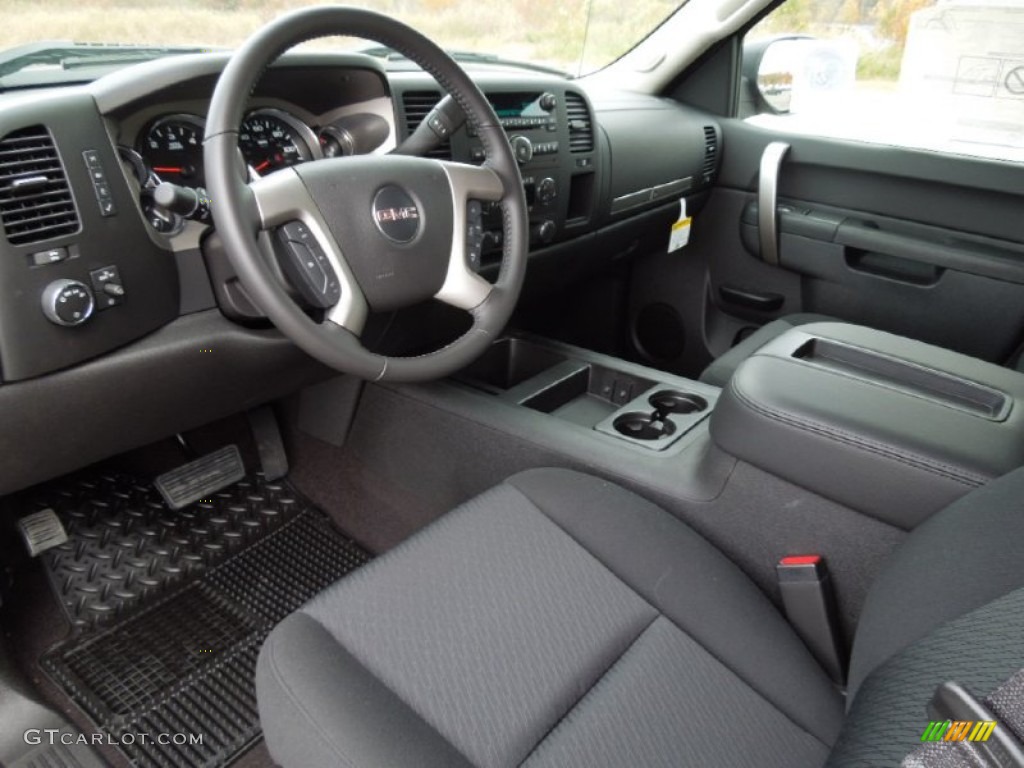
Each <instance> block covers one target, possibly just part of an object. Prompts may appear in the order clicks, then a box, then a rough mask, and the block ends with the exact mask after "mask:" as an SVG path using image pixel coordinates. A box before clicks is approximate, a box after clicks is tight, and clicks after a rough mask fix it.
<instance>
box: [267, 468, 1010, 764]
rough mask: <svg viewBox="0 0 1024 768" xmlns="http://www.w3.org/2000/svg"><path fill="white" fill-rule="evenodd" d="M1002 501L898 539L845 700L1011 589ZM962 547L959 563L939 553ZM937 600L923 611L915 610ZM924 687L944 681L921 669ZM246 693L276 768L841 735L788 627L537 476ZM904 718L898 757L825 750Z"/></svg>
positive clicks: (551, 474) (560, 757)
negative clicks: (975, 520)
mask: <svg viewBox="0 0 1024 768" xmlns="http://www.w3.org/2000/svg"><path fill="white" fill-rule="evenodd" d="M992 488H994V489H995V491H994V492H993V491H992V490H991V489H992ZM1022 490H1024V473H1015V474H1014V475H1011V476H1009V477H1008V478H1005V479H1004V480H1000V481H997V482H996V483H993V484H991V485H990V486H989V487H986V488H985V489H981V490H980V491H978V492H976V494H982V503H983V504H984V505H985V506H986V508H987V509H989V512H987V513H985V514H984V515H983V517H982V520H983V522H984V523H985V525H983V526H981V527H975V526H973V525H965V524H964V521H965V520H970V519H971V517H972V516H973V515H976V514H977V509H976V507H977V505H976V504H973V503H972V502H971V501H970V499H971V497H972V496H975V495H976V494H970V495H969V496H967V497H965V499H964V500H962V501H961V502H958V503H957V504H955V505H953V506H952V507H950V508H949V509H948V510H945V511H944V512H943V513H941V514H940V515H937V516H936V518H933V520H931V521H929V522H928V523H926V524H925V525H923V526H921V530H922V533H921V534H920V537H919V536H918V534H917V533H915V534H913V535H912V536H911V537H910V538H909V539H908V543H907V546H905V547H904V548H903V551H904V552H906V553H907V554H906V555H896V556H895V557H894V558H893V563H892V564H891V565H890V567H889V569H888V570H887V575H883V577H882V578H881V579H880V582H882V584H883V589H884V592H883V594H881V595H875V594H874V593H872V596H871V597H869V600H868V607H867V608H866V610H865V614H864V616H863V618H862V621H861V629H860V631H859V634H863V635H865V638H866V639H865V641H864V642H863V643H862V642H861V641H860V640H858V642H857V645H855V651H854V660H853V665H852V670H853V671H852V680H851V687H852V688H858V687H860V686H861V685H862V684H864V685H865V687H866V689H867V690H869V691H870V690H871V685H870V683H871V679H872V677H871V676H872V672H873V671H874V670H875V669H876V668H878V667H880V666H881V667H882V669H883V671H884V670H885V669H887V668H888V667H889V666H891V665H892V664H896V663H897V662H898V658H899V654H900V652H901V651H903V649H904V648H906V647H907V646H913V645H914V643H916V642H918V641H919V640H920V639H921V638H922V637H925V636H927V635H928V634H929V633H930V632H931V630H933V629H934V628H935V627H937V626H938V625H939V624H941V623H942V622H944V621H947V620H949V619H953V618H956V617H958V616H961V615H963V614H964V613H968V612H970V611H972V610H975V609H978V608H983V607H984V606H985V605H986V604H987V603H989V602H991V601H992V600H994V599H996V598H997V597H999V596H1000V595H1003V594H1005V593H1007V592H1008V591H1010V590H1012V589H1013V588H1015V587H1019V586H1020V585H1021V584H1022V583H1024V568H1022V567H1021V565H1024V556H1022V554H1021V552H1020V549H1021V547H1020V545H1019V541H1020V538H1019V534H1020V533H1021V532H1024V531H1021V529H1022V528H1024V514H1022V512H1024V510H1022V506H1024V502H1022V501H1021V499H1022V498H1024V494H1022V493H1021V491H1022ZM985 494H988V495H987V496H985ZM1005 507H1010V511H1005V510H1004V508H1005ZM1011 512H1012V513H1013V514H1011ZM1011 529H1012V530H1011ZM1013 534H1016V536H1014V535H1013ZM965 535H966V536H973V537H974V539H975V540H974V542H973V544H972V545H971V546H970V547H968V556H967V562H966V564H965V563H964V562H961V561H958V560H956V553H957V552H959V551H960V544H957V545H956V546H953V544H952V543H951V542H950V541H949V540H950V539H951V538H953V537H959V538H962V537H963V536H965ZM929 552H937V553H938V556H937V558H936V560H935V563H934V564H933V565H929V564H928V563H929V562H931V561H930V560H928V558H927V555H928V553H929ZM992 562H994V563H995V564H996V565H995V567H996V569H997V574H996V575H993V574H991V573H989V572H988V569H987V566H986V563H992ZM954 563H955V567H952V566H953V565H954ZM918 572H920V577H921V583H915V584H911V585H909V586H907V585H902V584H900V582H898V581H895V580H896V579H903V578H904V575H906V574H909V576H908V578H911V579H913V578H914V577H915V574H917V573H918ZM894 584H896V585H898V586H899V589H897V590H896V592H897V594H896V595H895V596H892V597H891V598H890V595H891V594H892V592H893V589H894ZM947 587H948V588H949V589H950V597H951V599H950V600H949V601H947V602H946V603H944V607H941V608H937V607H935V602H936V601H935V600H928V599H927V595H928V594H929V593H931V594H942V590H943V589H944V588H947ZM1021 602H1022V605H1024V600H1022V601H1021ZM894 613H895V614H900V615H902V616H904V617H906V618H908V619H910V620H911V621H912V624H908V623H907V622H906V621H901V619H900V615H894ZM893 622H895V623H896V624H897V626H890V624H892V623H893ZM1018 645H1020V639H1019V638H1018ZM943 653H948V648H947V649H946V650H945V651H943ZM997 655H998V654H997ZM1003 655H1008V654H1006V653H1004V654H1003ZM965 657H967V658H969V654H965ZM893 658H896V659H897V661H892V660H893ZM989 661H991V659H990V660H989ZM912 663H913V665H914V669H915V670H916V671H917V673H918V676H919V677H920V674H919V673H920V669H921V660H920V659H914V660H912ZM964 663H965V664H967V663H968V662H966V661H965V662H964ZM1006 663H1007V664H1008V665H1009V667H1013V665H1014V664H1016V666H1021V665H1022V660H1021V659H1020V658H1019V657H1018V658H1015V659H1012V660H1009V661H1007V662H1006ZM994 668H998V670H999V671H1002V668H1001V667H999V666H998V665H996V666H995V667H993V666H992V665H991V664H989V670H990V671H991V669H994ZM897 672H898V670H897ZM933 675H934V677H935V681H934V684H938V683H940V682H943V681H944V680H945V679H946V678H945V676H944V670H943V668H942V665H941V664H938V665H936V668H935V670H934V673H933ZM896 676H897V677H898V674H897V675H896ZM865 679H867V680H868V683H865V682H864V681H865ZM919 682H920V681H919ZM928 682H930V681H928ZM257 692H258V700H259V708H260V717H261V722H262V725H263V729H264V733H265V736H266V741H267V745H268V747H269V749H270V753H271V755H272V756H273V757H274V759H275V760H277V761H278V762H279V763H281V764H282V765H284V766H308V765H344V766H385V765H386V766H488V767H490V766H519V765H523V766H580V767H581V768H582V767H583V766H588V767H590V766H730V767H734V766H761V767H770V766H820V765H823V764H824V763H825V761H826V760H827V759H828V758H829V754H830V751H831V750H832V748H833V746H834V745H835V744H836V742H837V739H839V734H840V730H841V727H842V723H843V718H844V714H843V699H842V697H841V696H840V694H839V693H838V692H837V691H836V690H835V688H834V687H833V686H832V684H831V683H830V681H829V680H828V679H827V677H826V676H825V674H824V672H823V671H822V670H821V669H820V667H819V666H818V665H817V664H816V663H815V662H814V660H813V659H812V658H811V656H810V654H809V653H808V651H807V650H806V648H805V647H804V645H803V644H802V643H801V642H800V640H799V639H798V638H797V637H796V635H795V634H794V633H793V631H792V629H791V628H790V626H789V625H788V624H787V623H786V621H785V620H784V619H783V618H782V616H781V615H780V614H779V613H778V612H777V610H776V609H775V608H774V607H773V606H772V604H771V603H770V602H769V601H768V600H767V598H766V597H765V596H764V595H763V594H762V593H761V592H760V591H759V590H758V589H757V588H756V587H755V586H754V585H753V583H752V582H750V581H749V580H748V579H747V578H746V577H745V576H744V575H743V574H742V573H741V572H740V570H739V569H738V568H737V567H736V566H735V565H734V564H732V563H731V562H730V561H729V560H727V559H726V558H725V557H724V556H723V555H722V554H721V553H720V552H719V551H718V550H716V549H715V548H714V547H713V546H711V545H710V544H709V543H708V542H707V541H705V540H704V539H703V538H701V537H700V536H699V535H697V534H696V533H695V532H694V531H693V530H692V529H690V528H689V527H688V526H686V525H685V524H683V523H682V522H681V521H679V520H678V519H677V518H675V517H674V516H672V515H670V514H669V513H667V512H665V511H663V510H661V509H660V508H659V507H656V506H654V505H653V504H651V503H649V502H647V501H645V500H643V499H641V498H640V497H638V496H636V495H634V494H632V493H630V492H628V491H625V490H624V489H622V488H620V487H618V486H616V485H613V484H611V483H607V482H604V481H601V480H598V479H596V478H593V477H590V476H587V475H583V474H580V473H576V472H570V471H567V470H554V469H546V470H532V471H529V472H525V473H522V474H519V475H516V476H514V477H512V478H510V479H509V480H508V481H506V482H505V483H503V484H501V485H500V486H497V487H496V488H493V489H491V490H490V491H488V492H486V493H484V494H483V495H481V496H479V497H477V498H476V499H473V500H471V501H470V502H468V503H466V504H464V505H462V506H461V507H459V508H458V509H456V510H455V511H453V512H451V513H450V514H448V515H446V516H445V517H443V518H442V519H440V520H439V521H437V522H436V523H434V524H432V525H431V526H429V527H428V528H426V529H425V530H424V531H422V532H420V533H419V534H417V535H416V536H414V537H413V538H412V539H410V540H409V541H407V542H405V543H404V544H402V545H400V546H399V547H397V548H396V549H394V550H392V551H391V552H389V553H387V554H386V555H384V556H383V557H381V558H379V559H377V560H375V561H374V562H372V563H370V564H369V565H367V566H365V567H364V568H362V569H360V570H359V571H356V572H355V573H353V574H351V575H350V576H349V577H347V578H345V579H343V580H341V581H340V582H338V583H336V584H334V585H333V586H332V587H330V588H329V589H328V590H326V591H324V592H323V593H321V594H320V595H318V596H317V597H316V598H314V599H313V600H312V601H311V602H310V603H308V604H307V605H306V606H304V607H303V608H302V609H300V610H299V611H298V612H296V613H295V614H293V615H292V616H290V617H289V618H287V619H285V621H283V622H282V623H281V624H280V625H278V627H276V628H275V629H274V631H273V632H272V633H271V634H270V636H269V637H268V639H267V641H266V643H265V644H264V647H263V649H262V652H261V654H260V658H259V663H258V667H257ZM982 693H984V692H982ZM915 695H920V690H917V689H915ZM891 698H892V697H891V696H890V699H891ZM897 698H898V697H897ZM888 700H889V699H887V701H888ZM904 704H905V707H904V708H905V709H907V710H908V711H906V712H902V717H903V719H904V721H907V722H910V723H911V726H910V728H909V730H908V732H907V733H906V734H905V736H906V738H907V741H906V745H907V746H906V747H905V748H904V746H903V745H902V744H901V743H900V742H899V741H898V740H897V741H896V743H895V744H893V743H892V739H891V738H889V740H888V741H886V742H885V743H884V744H882V745H881V747H879V745H877V744H874V743H867V744H866V745H865V744H860V743H858V742H857V739H856V738H855V739H852V740H851V738H847V737H844V739H843V740H841V741H840V743H841V744H844V745H846V746H844V747H843V754H844V755H845V756H846V757H844V758H843V760H842V762H841V764H843V765H847V764H851V765H852V764H858V763H857V762H856V757H857V754H858V753H859V752H863V751H868V752H870V750H871V749H876V752H873V753H871V754H872V755H873V756H877V754H879V752H877V750H879V749H880V750H881V751H882V752H884V751H885V750H889V751H890V752H892V751H893V750H895V751H896V754H906V752H909V751H910V749H912V748H913V746H914V743H915V742H916V741H917V739H918V738H919V736H920V729H918V730H915V727H916V724H917V723H918V721H920V724H921V727H922V728H923V725H924V718H925V714H924V705H925V704H926V700H918V701H914V702H904ZM891 715H892V712H891V711H890V712H888V713H887V716H888V717H889V720H891V719H892V718H891ZM908 718H909V719H908ZM870 720H871V713H870V712H868V713H867V714H866V715H864V716H862V717H859V718H858V721H859V724H860V726H861V727H862V728H861V729H862V730H863V731H864V733H868V732H870V731H871V727H870V726H871V722H870ZM889 720H887V721H886V722H889ZM876 730H878V729H876ZM890 731H891V729H890ZM888 733H889V736H890V737H891V732H888ZM859 738H860V739H861V740H862V741H863V740H864V739H868V740H869V742H870V737H869V736H865V735H864V734H861V735H860V736H859ZM851 745H852V746H851ZM900 750H903V751H902V752H900ZM850 755H852V756H853V759H852V761H851V760H849V759H847V758H848V757H849V756H850ZM896 762H898V757H897V759H896ZM837 764H840V763H837ZM864 764H868V763H864ZM872 764H878V763H872Z"/></svg>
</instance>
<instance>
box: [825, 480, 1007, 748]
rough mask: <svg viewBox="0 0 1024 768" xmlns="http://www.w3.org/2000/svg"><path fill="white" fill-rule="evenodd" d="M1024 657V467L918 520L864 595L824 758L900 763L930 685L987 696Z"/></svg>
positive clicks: (922, 717) (915, 737) (914, 741)
mask: <svg viewBox="0 0 1024 768" xmlns="http://www.w3.org/2000/svg"><path fill="white" fill-rule="evenodd" d="M1021 667H1024V469H1020V470H1017V471H1015V472H1011V473H1010V474H1008V475H1006V476H1004V477H1002V478H999V479H998V480H995V481H993V482H992V483H989V484H988V485H986V486H985V487H983V488H980V489H978V490H976V491H974V492H972V493H970V494H968V495H967V496H964V497H963V498H962V499H960V500H959V501H957V502H956V503H954V504H951V505H950V506H949V507H947V508H946V509H944V510H943V511H941V512H940V513H938V514H936V515H935V516H934V517H933V518H931V519H930V520H928V521H927V522H925V523H923V524H922V525H920V526H919V527H918V528H917V529H915V530H914V532H913V533H912V534H911V535H910V536H908V537H907V539H906V541H905V542H904V543H903V544H902V545H901V546H900V547H899V548H898V549H897V550H896V552H894V553H893V556H892V557H891V558H890V559H889V562H888V563H887V564H886V567H885V568H884V569H883V572H882V574H881V575H880V576H879V578H878V579H877V581H876V582H875V584H874V585H873V586H872V588H871V592H870V593H869V595H868V599H867V601H866V602H865V606H864V612H863V614H862V617H861V620H860V625H859V627H858V629H857V635H856V638H855V640H854V647H853V657H852V660H851V665H850V686H849V695H850V705H849V710H848V717H847V721H846V723H845V724H844V727H843V732H842V734H841V736H840V739H839V742H838V743H837V744H836V747H835V749H834V750H833V753H832V757H831V758H830V761H829V763H828V765H829V766H851V765H872V766H875V765H898V764H899V763H900V761H901V760H902V759H903V758H904V757H905V756H906V755H907V754H908V753H909V752H910V751H911V750H912V749H913V748H914V747H915V746H916V745H918V744H919V743H920V737H921V733H922V731H923V730H924V727H925V726H926V725H927V723H928V715H927V713H926V710H925V707H926V705H927V704H928V702H929V701H930V700H931V698H932V694H933V693H934V691H935V688H936V687H937V686H938V685H940V684H941V683H943V682H947V681H951V680H952V681H956V682H957V683H960V684H961V685H963V686H964V687H966V688H967V689H968V690H969V691H970V692H971V693H973V694H974V695H975V696H976V697H978V698H981V697H983V696H985V695H987V694H988V693H989V692H990V691H992V690H993V689H995V688H996V687H998V686H999V685H1000V684H1001V683H1002V682H1003V681H1005V680H1006V679H1008V678H1009V677H1010V676H1012V675H1013V674H1014V673H1015V672H1016V671H1017V670H1018V669H1020V668H1021Z"/></svg>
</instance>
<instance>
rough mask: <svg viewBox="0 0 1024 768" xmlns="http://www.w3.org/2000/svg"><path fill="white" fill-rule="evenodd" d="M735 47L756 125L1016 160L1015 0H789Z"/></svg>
mask: <svg viewBox="0 0 1024 768" xmlns="http://www.w3.org/2000/svg"><path fill="white" fill-rule="evenodd" d="M743 57H744V61H743V80H744V82H743V100H742V114H743V116H744V117H746V118H747V119H748V120H750V121H751V122H755V123H757V124H759V125H763V126H765V127H770V128H773V129H777V130H783V131H787V132H794V133H804V134H813V135H818V136H828V137H834V138H841V139H852V140H857V141H868V142H876V143H881V144H889V145H895V146H904V147H917V148H920V149H928V150H933V151H937V152H946V153H952V154H961V155H973V156H977V157H985V158H992V159H996V160H1009V161H1013V162H1024V3H1022V2H1020V0H1016V1H1015V0H1006V1H1005V2H1003V3H997V2H977V1H976V0H975V1H972V0H948V1H947V0H938V2H936V1H935V0H834V1H832V0H830V2H821V0H787V2H785V3H783V4H782V5H781V6H779V7H778V8H776V9H775V10H774V11H772V13H770V14H769V15H768V16H766V17H765V18H764V19H762V20H761V22H759V23H758V24H757V25H756V26H755V27H754V28H753V29H752V30H751V31H750V32H749V33H748V35H747V37H746V39H745V40H744V46H743Z"/></svg>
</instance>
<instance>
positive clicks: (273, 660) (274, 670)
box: [267, 613, 357, 768]
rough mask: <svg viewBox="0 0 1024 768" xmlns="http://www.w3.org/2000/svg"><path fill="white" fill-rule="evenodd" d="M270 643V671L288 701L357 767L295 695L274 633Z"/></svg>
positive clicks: (336, 750) (324, 738) (307, 615)
mask: <svg viewBox="0 0 1024 768" xmlns="http://www.w3.org/2000/svg"><path fill="white" fill-rule="evenodd" d="M302 615H303V616H306V617H308V618H309V619H310V620H311V621H313V622H315V623H316V624H317V626H319V627H320V628H322V629H323V630H324V631H325V632H327V628H326V627H324V626H323V624H321V623H320V622H319V621H317V620H316V619H314V618H313V617H312V616H309V614H306V613H304V614H302ZM327 634H328V635H330V636H331V637H332V638H333V635H331V633H330V632H327ZM268 645H269V647H268V649H267V650H268V652H269V659H268V661H269V663H270V672H271V674H272V675H273V676H274V681H275V682H276V683H277V684H278V686H279V687H280V688H281V690H282V692H283V693H284V695H285V696H286V697H287V698H288V701H289V702H291V704H292V706H293V707H294V708H295V709H296V710H297V711H298V713H299V714H300V715H301V716H302V717H304V718H305V719H306V721H307V722H309V723H310V724H311V725H312V726H313V728H314V729H315V731H316V734H317V735H318V736H319V737H320V739H321V740H322V741H323V742H324V743H325V744H326V745H327V747H328V749H329V750H330V751H331V752H333V753H335V754H336V755H337V756H338V757H339V758H341V760H342V761H343V762H344V764H345V765H347V766H350V768H357V766H356V764H355V763H353V762H352V759H351V758H350V757H349V755H348V753H347V752H345V750H343V749H341V748H339V746H338V745H337V744H335V742H334V739H332V738H331V735H330V733H329V732H328V731H327V730H326V729H325V728H324V727H323V726H322V725H321V724H320V721H319V720H318V719H317V718H315V717H313V716H312V715H311V714H310V712H309V710H308V709H307V708H306V706H305V705H304V704H303V703H302V701H301V700H300V699H299V697H298V696H296V695H295V691H294V689H293V688H292V687H291V685H289V684H288V682H287V681H286V680H285V678H284V677H283V676H282V675H281V670H280V668H279V667H278V664H277V643H276V642H275V641H274V640H273V636H272V635H271V642H270V643H269V644H268Z"/></svg>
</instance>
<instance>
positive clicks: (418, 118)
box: [402, 91, 452, 160]
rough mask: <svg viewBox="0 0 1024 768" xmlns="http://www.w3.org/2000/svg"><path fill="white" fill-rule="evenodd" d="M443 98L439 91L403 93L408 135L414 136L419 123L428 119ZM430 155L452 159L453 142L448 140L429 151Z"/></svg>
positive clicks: (428, 154) (441, 158) (442, 158)
mask: <svg viewBox="0 0 1024 768" xmlns="http://www.w3.org/2000/svg"><path fill="white" fill-rule="evenodd" d="M440 100H441V94H440V93H438V92H437V91H406V92H405V93H403V94H402V104H403V106H404V107H405V130H406V134H405V135H406V136H412V132H413V131H415V130H416V128H417V127H419V124H420V123H422V122H423V121H424V120H426V119H427V115H429V114H430V110H432V109H433V108H434V107H435V106H437V102H439V101H440ZM427 156H428V157H435V158H438V159H440V160H451V159H452V147H451V143H450V142H448V141H446V142H444V143H443V144H440V145H438V146H437V147H435V148H434V149H432V150H430V152H428V153H427Z"/></svg>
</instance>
